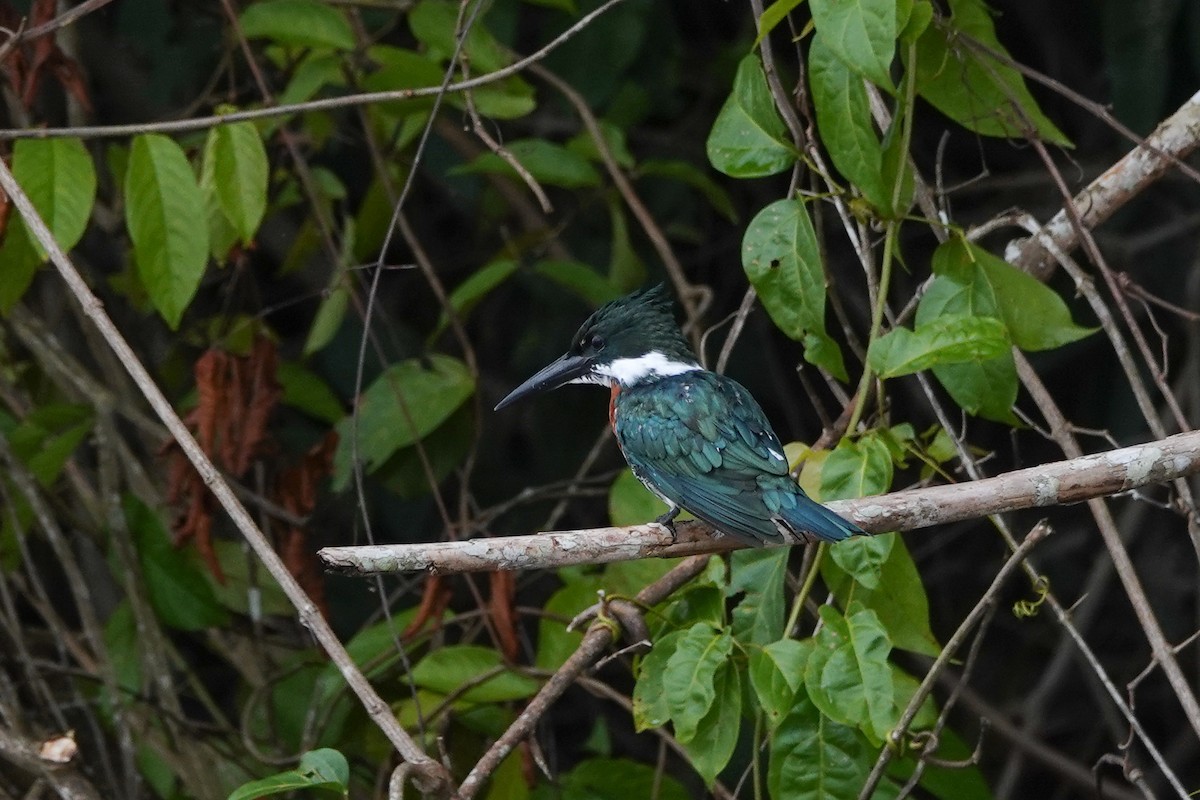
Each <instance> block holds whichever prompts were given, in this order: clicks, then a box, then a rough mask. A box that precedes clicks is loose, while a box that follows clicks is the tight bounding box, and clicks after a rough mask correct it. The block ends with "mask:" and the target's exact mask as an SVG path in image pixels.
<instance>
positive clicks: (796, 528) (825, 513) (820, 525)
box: [776, 497, 867, 542]
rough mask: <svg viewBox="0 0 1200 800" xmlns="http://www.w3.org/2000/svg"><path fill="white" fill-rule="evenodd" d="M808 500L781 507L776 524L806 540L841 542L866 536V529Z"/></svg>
mask: <svg viewBox="0 0 1200 800" xmlns="http://www.w3.org/2000/svg"><path fill="white" fill-rule="evenodd" d="M804 499H805V500H808V502H807V503H804V502H801V503H797V504H796V505H795V506H794V507H792V508H785V509H781V510H780V513H779V516H778V517H777V518H776V525H779V526H780V527H781V528H786V529H787V530H786V532H787V533H790V534H791V535H792V536H795V537H798V538H801V539H804V540H805V541H809V542H812V541H826V542H840V541H842V540H843V539H849V538H850V537H851V536H865V535H866V533H867V532H866V531H864V530H863V529H862V528H860V527H858V526H857V525H855V524H854V523H853V522H850V521H849V520H846V519H843V518H842V517H840V516H838V515H837V514H835V513H833V512H832V511H830V510H829V509H828V508H826V507H825V506H823V505H821V504H819V503H816V502H813V501H812V500H809V498H807V497H806V498H804Z"/></svg>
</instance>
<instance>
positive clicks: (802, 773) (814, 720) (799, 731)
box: [767, 693, 875, 800]
mask: <svg viewBox="0 0 1200 800" xmlns="http://www.w3.org/2000/svg"><path fill="white" fill-rule="evenodd" d="M874 760H875V753H874V752H871V750H870V749H868V748H867V747H866V745H865V743H864V742H863V741H862V739H861V738H859V736H858V734H857V733H856V732H855V730H854V729H853V728H850V727H847V726H846V725H842V724H839V723H837V722H834V721H833V720H831V719H829V718H828V717H826V716H824V715H823V714H821V712H820V711H818V710H817V708H816V706H814V705H813V703H812V701H811V700H809V698H808V697H807V696H805V695H804V694H803V693H802V694H800V695H799V696H798V697H797V698H796V704H795V706H793V707H792V711H791V713H790V714H788V716H787V718H786V719H785V720H784V721H783V724H781V725H780V726H779V727H778V728H777V729H776V730H775V734H774V735H773V736H772V738H771V754H770V760H769V762H768V766H767V790H768V792H769V793H770V796H771V798H772V800H834V798H839V799H840V798H848V797H857V796H858V792H859V790H860V789H862V785H863V782H864V781H865V780H866V778H867V775H868V774H869V773H870V771H871V762H873V761H874Z"/></svg>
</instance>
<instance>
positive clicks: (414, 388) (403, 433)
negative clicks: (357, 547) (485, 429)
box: [334, 354, 475, 491]
mask: <svg viewBox="0 0 1200 800" xmlns="http://www.w3.org/2000/svg"><path fill="white" fill-rule="evenodd" d="M474 391H475V381H474V379H473V378H472V377H471V373H470V371H469V370H468V369H467V366H466V364H463V363H462V362H461V361H459V360H458V359H455V358H451V357H450V356H447V355H442V354H435V355H432V356H430V357H429V359H428V360H426V361H422V360H420V359H415V358H414V359H409V360H407V361H402V362H400V363H399V364H394V365H392V366H391V367H389V368H388V369H387V370H385V371H384V373H383V374H382V375H380V376H379V377H378V378H376V379H375V380H374V381H373V382H372V383H371V385H370V386H369V387H367V390H366V391H365V392H363V395H362V398H361V399H360V401H359V404H358V411H357V413H358V456H359V458H360V459H362V463H363V466H364V468H365V469H366V470H367V471H368V472H373V471H375V470H376V469H378V468H379V467H380V466H381V465H382V464H383V463H384V462H385V461H387V460H388V459H389V458H390V457H391V456H392V455H393V454H394V453H396V451H398V450H400V449H401V448H403V447H407V446H409V445H411V444H413V443H414V442H416V441H417V440H419V439H423V438H424V437H426V436H428V435H429V434H430V433H432V432H433V431H434V430H436V429H437V428H438V426H440V425H441V424H442V423H443V422H445V421H446V420H447V419H448V418H449V417H450V415H451V414H453V413H454V411H455V409H457V408H458V407H459V406H461V405H462V404H463V403H464V402H466V400H467V398H469V397H470V396H471V395H472V393H474ZM337 431H338V436H339V437H340V438H339V441H338V449H337V453H336V454H335V456H334V489H335V490H336V491H341V490H343V489H344V488H345V487H346V486H347V484H348V483H349V480H350V476H351V474H352V467H353V464H352V460H353V457H354V443H353V435H354V423H353V419H352V418H351V417H350V416H347V417H345V418H343V419H342V421H341V422H339V423H338V425H337Z"/></svg>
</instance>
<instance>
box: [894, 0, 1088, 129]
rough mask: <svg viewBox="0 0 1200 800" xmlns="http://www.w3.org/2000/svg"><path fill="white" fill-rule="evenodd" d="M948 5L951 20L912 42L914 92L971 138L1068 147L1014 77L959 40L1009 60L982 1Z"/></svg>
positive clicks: (1018, 76) (962, 0)
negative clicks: (966, 38) (968, 40)
mask: <svg viewBox="0 0 1200 800" xmlns="http://www.w3.org/2000/svg"><path fill="white" fill-rule="evenodd" d="M949 5H950V10H951V12H952V16H951V18H950V19H949V20H944V21H942V22H940V23H936V24H933V25H930V26H929V27H928V28H926V29H925V32H924V33H923V34H922V35H921V36H920V38H918V39H917V45H916V60H917V63H916V80H917V93H918V94H920V95H921V96H922V97H923V98H925V99H926V100H928V101H929V102H930V103H931V104H932V105H933V106H934V107H935V108H936V109H937V110H938V111H941V112H942V113H943V114H945V115H946V116H948V117H950V118H951V119H953V120H954V121H955V122H957V123H958V124H960V125H962V126H963V127H965V128H967V129H968V130H972V131H975V132H976V133H981V134H984V135H985V136H1003V137H1009V138H1024V137H1025V136H1027V135H1032V136H1037V137H1039V138H1041V139H1045V140H1046V141H1048V142H1053V143H1055V144H1059V145H1063V146H1067V147H1069V146H1070V145H1071V141H1070V140H1069V139H1068V138H1067V137H1066V135H1065V134H1064V133H1063V132H1062V131H1060V130H1059V129H1058V128H1057V127H1055V125H1054V123H1053V122H1051V121H1050V120H1049V118H1047V117H1046V115H1045V114H1043V113H1042V111H1041V109H1040V108H1038V105H1037V101H1035V100H1034V99H1033V95H1031V94H1030V93H1029V89H1028V88H1027V87H1026V86H1025V79H1024V78H1022V77H1021V74H1020V73H1019V72H1017V71H1016V70H1015V69H1013V68H1012V67H1010V66H1008V65H1007V64H1004V63H1002V62H1001V61H998V60H997V59H995V58H992V57H991V56H989V55H986V54H984V53H983V52H981V51H979V50H976V49H974V48H972V47H970V46H969V45H967V44H966V43H964V42H963V41H962V38H961V37H962V36H963V34H965V35H967V36H970V37H971V38H972V39H975V40H976V41H978V42H979V43H980V44H982V45H984V46H985V47H986V48H988V49H990V50H993V51H995V52H997V53H999V54H1000V55H1001V56H1004V57H1008V51H1007V50H1005V49H1004V47H1003V46H1002V45H1001V44H1000V42H999V41H998V40H997V39H996V27H995V24H994V23H993V22H992V17H991V12H990V11H989V9H988V7H987V6H986V5H985V4H984V3H983V2H981V0H949ZM906 53H907V49H906V48H902V49H901V54H902V55H905V54H906ZM907 66H908V68H909V69H912V68H913V65H912V64H908V65H907Z"/></svg>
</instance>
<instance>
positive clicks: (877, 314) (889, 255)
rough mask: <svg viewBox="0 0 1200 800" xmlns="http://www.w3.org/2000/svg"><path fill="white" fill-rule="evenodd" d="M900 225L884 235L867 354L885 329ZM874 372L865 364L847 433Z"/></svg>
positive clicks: (894, 224) (890, 227) (855, 424)
mask: <svg viewBox="0 0 1200 800" xmlns="http://www.w3.org/2000/svg"><path fill="white" fill-rule="evenodd" d="M898 226H899V223H897V222H896V221H894V220H892V221H889V222H888V223H887V229H886V230H885V231H884V234H883V262H882V263H881V264H880V265H879V288H878V290H877V291H876V294H875V307H874V308H873V309H872V311H871V336H870V338H869V339H868V340H867V352H868V353H869V352H870V351H871V343H872V342H874V341H875V340H876V339H878V338H879V331H880V329H881V328H882V327H883V309H884V306H885V305H886V304H887V296H888V286H889V284H890V283H891V280H892V259H893V251H894V250H895V247H896V231H897V229H898ZM873 375H874V370H872V369H871V363H870V360H869V359H867V360H866V361H864V362H863V373H862V377H861V378H860V379H859V381H858V390H857V392H856V395H855V399H854V413H852V414H851V415H850V424H849V425H847V426H846V432H847V433H851V434H852V433H853V432H854V430H855V428H857V427H858V422H859V420H860V419H861V418H862V413H863V408H864V407H865V406H866V404H867V388H868V387H869V386H870V385H871V378H872V377H873Z"/></svg>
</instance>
